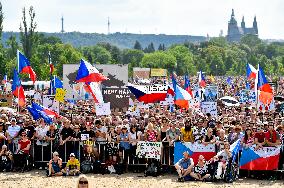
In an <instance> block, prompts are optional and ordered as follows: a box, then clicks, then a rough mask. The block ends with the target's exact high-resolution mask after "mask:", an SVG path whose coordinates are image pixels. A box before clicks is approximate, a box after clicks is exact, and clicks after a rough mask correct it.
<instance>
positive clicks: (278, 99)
mask: <svg viewBox="0 0 284 188" xmlns="http://www.w3.org/2000/svg"><path fill="white" fill-rule="evenodd" d="M274 100H276V101H284V97H283V96H281V95H277V96H275V97H274Z"/></svg>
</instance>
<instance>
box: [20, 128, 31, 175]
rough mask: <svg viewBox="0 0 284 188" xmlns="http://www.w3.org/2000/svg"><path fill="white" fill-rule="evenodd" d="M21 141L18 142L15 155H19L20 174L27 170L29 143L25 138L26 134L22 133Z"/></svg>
mask: <svg viewBox="0 0 284 188" xmlns="http://www.w3.org/2000/svg"><path fill="white" fill-rule="evenodd" d="M21 136H22V139H21V140H20V141H19V142H18V150H17V154H18V155H19V165H20V166H21V172H24V171H25V170H28V169H27V168H28V158H29V153H30V147H31V141H30V140H29V139H28V137H27V133H26V132H22V135H21Z"/></svg>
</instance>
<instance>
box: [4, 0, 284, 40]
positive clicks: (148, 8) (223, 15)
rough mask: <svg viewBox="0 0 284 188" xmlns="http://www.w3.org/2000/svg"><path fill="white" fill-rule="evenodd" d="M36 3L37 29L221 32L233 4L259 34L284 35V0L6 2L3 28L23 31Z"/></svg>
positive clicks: (163, 32) (274, 36) (182, 33)
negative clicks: (25, 18) (24, 15)
mask: <svg viewBox="0 0 284 188" xmlns="http://www.w3.org/2000/svg"><path fill="white" fill-rule="evenodd" d="M31 5H32V6H33V7H34V9H35V13H36V18H35V20H36V22H37V25H38V26H37V31H44V32H60V30H61V20H60V19H61V17H62V16H63V17H64V30H65V31H66V32H72V31H79V32H87V33H105V34H106V33H107V32H108V27H107V20H108V17H109V19H110V32H111V33H115V32H121V33H125V32H127V33H138V34H139V33H141V34H149V33H150V34H168V35H198V36H206V35H207V34H208V35H209V36H218V35H219V34H220V31H221V30H223V33H224V35H226V34H227V27H228V26H227V24H228V21H229V19H230V15H231V11H232V8H233V9H234V10H235V15H236V19H237V21H238V24H239V26H240V22H241V19H242V17H243V16H244V17H245V22H246V26H247V27H252V23H253V18H254V16H256V18H257V21H258V30H259V37H260V38H262V39H284V0H2V6H3V12H4V23H3V27H4V28H3V30H4V31H19V25H20V22H21V17H22V9H23V7H26V8H28V7H29V6H31Z"/></svg>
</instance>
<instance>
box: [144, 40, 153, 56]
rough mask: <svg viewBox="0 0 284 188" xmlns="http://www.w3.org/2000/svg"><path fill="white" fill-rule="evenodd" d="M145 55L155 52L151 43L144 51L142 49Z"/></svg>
mask: <svg viewBox="0 0 284 188" xmlns="http://www.w3.org/2000/svg"><path fill="white" fill-rule="evenodd" d="M144 52H145V53H152V52H155V47H154V44H153V42H151V43H150V44H149V45H148V46H147V47H146V48H145V49H144Z"/></svg>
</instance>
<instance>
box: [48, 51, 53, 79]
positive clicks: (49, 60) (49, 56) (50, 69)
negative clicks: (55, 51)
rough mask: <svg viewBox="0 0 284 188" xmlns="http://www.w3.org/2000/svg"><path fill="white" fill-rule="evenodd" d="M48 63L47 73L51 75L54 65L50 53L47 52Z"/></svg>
mask: <svg viewBox="0 0 284 188" xmlns="http://www.w3.org/2000/svg"><path fill="white" fill-rule="evenodd" d="M48 63H49V73H50V74H51V75H52V73H53V71H54V65H53V63H52V61H51V55H50V52H48Z"/></svg>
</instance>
